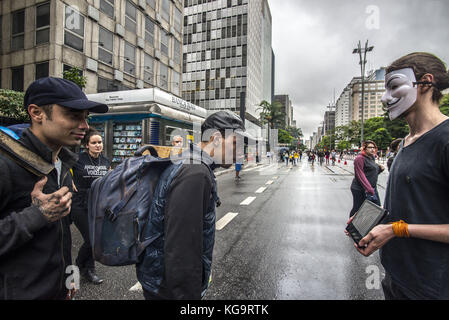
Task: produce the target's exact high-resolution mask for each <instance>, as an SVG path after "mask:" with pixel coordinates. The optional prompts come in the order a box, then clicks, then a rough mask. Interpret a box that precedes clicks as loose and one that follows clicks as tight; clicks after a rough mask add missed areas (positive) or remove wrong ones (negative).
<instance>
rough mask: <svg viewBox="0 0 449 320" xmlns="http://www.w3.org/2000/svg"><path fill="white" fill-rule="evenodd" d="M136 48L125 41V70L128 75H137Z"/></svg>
mask: <svg viewBox="0 0 449 320" xmlns="http://www.w3.org/2000/svg"><path fill="white" fill-rule="evenodd" d="M135 64H136V48H135V47H134V46H133V45H131V44H130V43H129V42H126V41H125V68H124V71H125V72H126V73H129V74H132V75H135V74H136V65H135Z"/></svg>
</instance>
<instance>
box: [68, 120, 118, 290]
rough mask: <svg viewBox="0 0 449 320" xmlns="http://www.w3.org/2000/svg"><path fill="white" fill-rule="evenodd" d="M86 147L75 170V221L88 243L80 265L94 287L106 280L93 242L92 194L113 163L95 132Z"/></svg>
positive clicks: (86, 138) (86, 139) (89, 135)
mask: <svg viewBox="0 0 449 320" xmlns="http://www.w3.org/2000/svg"><path fill="white" fill-rule="evenodd" d="M82 144H83V145H84V146H85V147H86V151H85V152H82V153H80V155H79V158H78V162H77V163H76V164H75V165H74V166H73V182H74V189H75V190H74V191H75V192H74V193H73V202H72V213H71V217H72V220H73V222H74V223H75V225H76V227H77V228H78V230H79V231H80V233H81V236H82V237H83V240H84V243H83V245H82V246H81V248H80V249H79V251H78V257H77V258H76V265H77V266H78V268H79V269H80V272H81V275H82V276H84V277H85V278H86V279H87V280H88V281H89V282H91V283H93V284H100V283H102V282H103V279H101V278H100V277H98V276H97V274H96V272H95V261H94V258H93V255H92V247H91V245H90V239H89V224H88V215H87V204H88V195H89V190H90V187H91V185H92V183H93V182H94V180H95V179H97V178H99V177H103V176H104V175H106V173H108V170H109V169H110V168H111V162H110V161H109V159H108V158H106V157H105V156H104V155H103V154H102V152H103V138H102V137H101V135H100V133H99V132H98V131H96V130H95V129H92V128H89V130H88V131H87V133H86V135H85V136H84V139H83V140H82Z"/></svg>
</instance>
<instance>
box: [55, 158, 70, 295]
mask: <svg viewBox="0 0 449 320" xmlns="http://www.w3.org/2000/svg"><path fill="white" fill-rule="evenodd" d="M61 168H62V167H61ZM68 173H69V170H67V171H66V173H65V174H64V176H63V178H62V179H61V182H62V183H61V182H60V181H58V190H59V189H61V185H64V180H65V179H66V178H67V174H68ZM71 210H72V208H70V211H71ZM62 219H63V218H62ZM62 219H59V225H60V226H61V257H62V273H61V285H60V289H61V291H62V289H63V288H64V275H65V269H64V267H65V259H64V225H63V223H62Z"/></svg>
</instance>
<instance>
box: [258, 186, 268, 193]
mask: <svg viewBox="0 0 449 320" xmlns="http://www.w3.org/2000/svg"><path fill="white" fill-rule="evenodd" d="M265 190H267V187H260V188H259V189H257V191H256V193H262V192H264V191H265Z"/></svg>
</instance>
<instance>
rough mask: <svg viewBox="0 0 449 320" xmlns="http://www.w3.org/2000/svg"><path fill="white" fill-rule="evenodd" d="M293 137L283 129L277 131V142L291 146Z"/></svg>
mask: <svg viewBox="0 0 449 320" xmlns="http://www.w3.org/2000/svg"><path fill="white" fill-rule="evenodd" d="M292 141H293V137H292V136H291V135H290V134H289V133H288V132H287V131H286V130H284V129H279V131H278V142H279V143H287V144H291V143H292Z"/></svg>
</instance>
